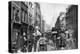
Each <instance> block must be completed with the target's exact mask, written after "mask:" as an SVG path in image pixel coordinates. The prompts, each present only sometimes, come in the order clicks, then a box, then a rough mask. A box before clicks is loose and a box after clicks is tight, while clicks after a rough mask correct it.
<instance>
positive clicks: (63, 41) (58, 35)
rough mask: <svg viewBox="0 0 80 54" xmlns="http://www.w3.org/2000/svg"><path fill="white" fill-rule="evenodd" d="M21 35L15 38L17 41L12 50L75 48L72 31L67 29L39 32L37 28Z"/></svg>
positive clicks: (32, 50) (35, 50) (31, 50)
mask: <svg viewBox="0 0 80 54" xmlns="http://www.w3.org/2000/svg"><path fill="white" fill-rule="evenodd" d="M70 32H71V31H70ZM23 35H24V36H20V37H18V38H17V43H16V45H15V46H14V47H15V51H14V52H38V51H52V50H61V49H75V43H74V42H75V39H73V37H72V33H69V31H57V32H55V31H52V32H45V33H41V32H40V31H39V30H38V29H36V31H35V32H33V33H31V34H27V36H26V33H25V32H24V33H23ZM19 46H20V47H19ZM18 47H19V48H18Z"/></svg>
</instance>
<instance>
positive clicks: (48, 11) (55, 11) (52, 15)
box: [40, 3, 68, 27]
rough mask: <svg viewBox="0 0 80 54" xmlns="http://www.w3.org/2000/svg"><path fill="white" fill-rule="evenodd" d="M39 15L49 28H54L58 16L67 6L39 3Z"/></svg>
mask: <svg viewBox="0 0 80 54" xmlns="http://www.w3.org/2000/svg"><path fill="white" fill-rule="evenodd" d="M40 6H41V14H42V15H43V19H44V20H45V22H46V23H47V24H48V25H51V27H54V26H55V22H56V20H57V18H58V16H59V14H60V12H66V8H67V7H68V5H66V4H54V3H40Z"/></svg>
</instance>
